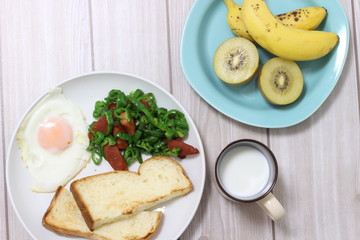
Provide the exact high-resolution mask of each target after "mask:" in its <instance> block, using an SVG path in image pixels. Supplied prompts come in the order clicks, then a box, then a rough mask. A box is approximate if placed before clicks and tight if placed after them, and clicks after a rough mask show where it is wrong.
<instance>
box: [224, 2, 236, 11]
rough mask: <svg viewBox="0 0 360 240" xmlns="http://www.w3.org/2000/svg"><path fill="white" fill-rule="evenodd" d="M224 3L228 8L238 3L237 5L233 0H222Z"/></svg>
mask: <svg viewBox="0 0 360 240" xmlns="http://www.w3.org/2000/svg"><path fill="white" fill-rule="evenodd" d="M224 2H225V5H226V7H227V8H228V9H230V8H234V7H238V6H239V5H237V4H236V3H235V2H234V1H233V0H224ZM239 7H240V6H239Z"/></svg>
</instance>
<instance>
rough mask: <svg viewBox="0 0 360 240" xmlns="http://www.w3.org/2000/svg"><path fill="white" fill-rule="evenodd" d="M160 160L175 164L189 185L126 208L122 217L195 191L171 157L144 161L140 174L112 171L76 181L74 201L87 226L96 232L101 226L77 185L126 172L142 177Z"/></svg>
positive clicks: (182, 169)
mask: <svg viewBox="0 0 360 240" xmlns="http://www.w3.org/2000/svg"><path fill="white" fill-rule="evenodd" d="M158 160H161V161H165V160H166V161H169V160H170V161H171V162H172V163H173V164H175V165H176V167H177V168H179V169H180V170H181V173H182V175H183V176H184V177H185V178H186V180H187V182H188V183H189V185H188V186H187V187H185V188H181V189H176V190H173V191H171V193H170V194H169V195H167V196H161V197H158V198H156V199H152V200H151V201H144V202H142V203H141V205H138V206H133V207H129V208H126V209H124V211H123V212H121V215H123V216H126V215H131V214H135V213H137V212H139V211H142V210H146V209H147V208H141V206H143V205H146V204H148V205H151V204H152V206H154V205H156V203H157V202H160V201H162V202H164V201H166V200H167V198H168V196H170V195H172V196H175V197H178V196H183V195H186V194H187V193H189V192H190V191H191V190H192V189H193V185H192V183H191V181H190V179H189V177H188V176H187V174H186V172H185V170H184V168H183V167H182V166H181V164H179V163H178V162H177V161H175V160H173V159H171V158H169V157H165V156H155V157H152V158H149V159H148V160H146V161H144V163H142V164H141V165H140V166H139V169H138V172H133V171H112V172H106V173H101V174H96V175H92V176H88V177H85V178H82V179H79V180H76V181H74V182H73V183H71V185H70V191H71V192H72V194H73V196H74V199H75V201H76V203H77V205H78V207H79V209H80V211H81V214H82V216H83V218H84V220H85V222H86V224H87V226H88V227H89V229H90V230H91V231H94V230H95V229H96V228H97V227H100V226H101V225H99V226H96V219H94V217H93V216H92V215H91V211H90V210H89V208H88V206H87V205H86V201H85V200H84V199H82V195H81V194H80V192H79V190H78V189H77V185H80V184H81V182H83V181H88V180H90V179H92V178H97V177H99V176H106V175H112V174H118V173H120V172H121V173H124V172H126V174H134V175H136V176H140V175H141V172H142V169H143V168H144V166H145V165H146V164H149V163H150V162H151V161H158ZM171 198H172V197H171ZM169 199H170V198H169ZM152 206H150V207H152Z"/></svg>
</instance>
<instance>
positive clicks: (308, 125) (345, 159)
mask: <svg viewBox="0 0 360 240" xmlns="http://www.w3.org/2000/svg"><path fill="white" fill-rule="evenodd" d="M347 3H348V2H346V1H343V3H342V4H343V6H344V9H345V11H346V13H347V15H348V17H349V20H351V18H352V11H351V6H350V5H347ZM350 24H351V26H350V27H351V28H352V29H353V28H354V27H355V26H354V25H353V24H352V23H351V21H350ZM350 44H351V45H350V51H349V56H348V58H347V61H346V64H345V68H344V71H343V73H342V75H341V77H340V79H339V82H338V84H337V86H336V88H335V89H334V91H333V92H332V94H331V95H330V96H329V98H328V99H327V100H326V101H325V103H324V104H323V105H322V106H321V107H320V108H319V109H318V111H317V112H315V114H314V115H313V116H312V117H310V118H309V119H307V120H306V121H304V122H302V123H301V124H298V125H297V126H294V127H291V128H285V129H279V130H270V143H271V144H270V145H271V147H272V149H273V150H274V152H275V153H276V155H277V156H279V159H278V161H279V163H280V164H279V166H280V181H279V184H278V191H276V192H275V193H278V194H277V195H278V196H279V198H280V199H281V201H282V202H284V205H285V208H286V209H288V213H287V216H286V217H285V219H284V220H283V221H281V222H279V224H276V228H275V239H277V240H279V239H286V240H288V239H358V238H359V236H360V229H359V228H358V227H356V226H359V225H360V214H359V213H360V210H359V209H360V199H359V176H360V175H359V174H360V171H359V166H360V151H359V147H358V146H360V139H359V132H360V129H359V103H358V91H357V87H356V85H357V76H356V69H357V66H356V65H357V64H356V61H355V54H354V51H351V49H353V42H351V43H350Z"/></svg>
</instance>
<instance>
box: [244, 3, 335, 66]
mask: <svg viewBox="0 0 360 240" xmlns="http://www.w3.org/2000/svg"><path fill="white" fill-rule="evenodd" d="M242 7H243V20H244V23H245V26H246V29H247V30H248V31H249V33H250V35H251V36H252V38H253V39H254V40H255V41H256V42H257V43H258V44H259V45H260V46H261V47H263V48H264V49H266V50H267V51H269V52H270V53H272V54H274V55H276V56H279V57H282V58H286V59H289V60H294V61H306V60H314V59H318V58H321V57H323V56H325V55H326V54H328V53H329V52H330V51H331V50H332V49H333V48H334V47H335V45H336V44H337V42H338V40H339V37H338V35H337V34H336V33H331V32H325V31H315V30H312V31H309V30H301V29H296V28H293V27H288V26H285V25H283V24H280V23H279V21H278V20H277V19H276V18H275V17H274V15H273V14H272V13H271V11H270V10H269V8H268V6H267V5H266V3H265V1H264V0H244V2H243V5H242Z"/></svg>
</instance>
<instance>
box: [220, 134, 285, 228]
mask: <svg viewBox="0 0 360 240" xmlns="http://www.w3.org/2000/svg"><path fill="white" fill-rule="evenodd" d="M277 176H278V165H277V162H276V158H275V156H274V154H273V153H272V152H271V150H270V149H269V148H268V147H267V146H266V145H264V144H263V143H261V142H258V141H256V140H252V139H241V140H237V141H234V142H232V143H230V144H229V145H228V146H226V147H225V148H224V149H223V150H222V152H221V153H220V155H219V156H218V158H217V160H216V163H215V179H216V183H217V186H218V189H219V191H220V192H221V193H222V195H223V196H224V197H226V198H227V199H230V200H232V201H235V202H246V203H251V202H256V203H257V204H258V205H259V206H260V207H261V208H262V209H263V210H264V211H265V212H266V213H267V214H268V215H269V217H270V218H271V219H272V220H274V221H277V220H279V219H281V218H282V217H283V216H284V215H285V210H284V208H283V207H282V205H281V204H280V202H279V201H278V200H277V199H276V198H275V196H274V195H273V194H272V193H271V191H272V189H273V188H274V186H275V183H276V180H277Z"/></svg>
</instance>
